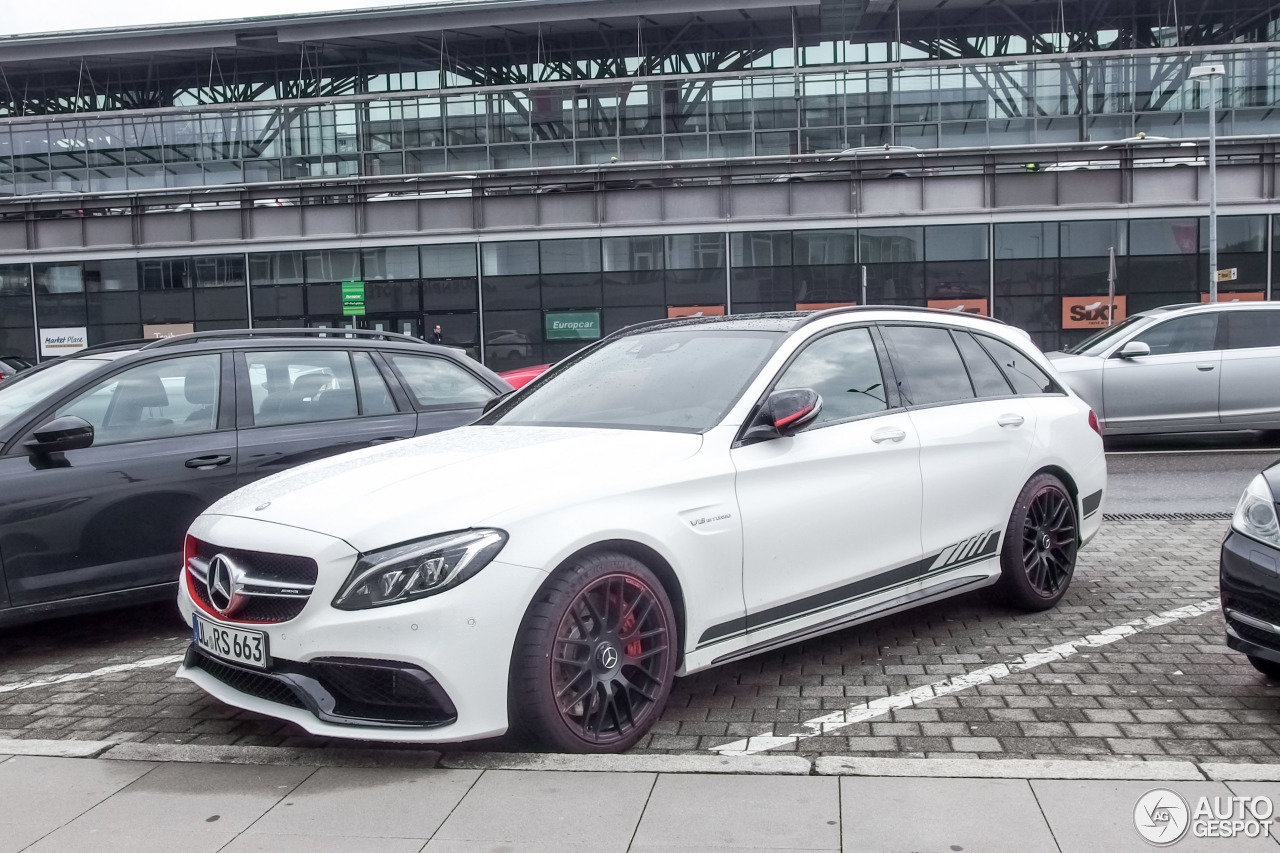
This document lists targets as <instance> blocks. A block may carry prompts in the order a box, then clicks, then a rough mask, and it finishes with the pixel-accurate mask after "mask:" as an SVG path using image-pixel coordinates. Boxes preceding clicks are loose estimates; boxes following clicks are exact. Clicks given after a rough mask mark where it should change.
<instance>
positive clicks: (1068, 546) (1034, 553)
mask: <svg viewBox="0 0 1280 853" xmlns="http://www.w3.org/2000/svg"><path fill="white" fill-rule="evenodd" d="M1079 545H1080V528H1079V524H1078V523H1077V521H1076V503H1075V500H1074V499H1073V498H1072V497H1071V493H1070V492H1068V491H1067V487H1066V486H1064V485H1063V484H1062V481H1061V480H1059V479H1058V478H1057V477H1055V476H1053V475H1052V474H1037V475H1036V476H1034V477H1032V478H1031V479H1030V480H1028V481H1027V484H1026V485H1025V486H1023V487H1022V492H1021V493H1019V495H1018V500H1017V501H1016V502H1015V503H1014V505H1013V512H1012V513H1010V515H1009V526H1008V527H1007V528H1006V529H1005V534H1004V547H1003V548H1002V549H1001V551H1000V580H999V582H998V583H997V584H996V589H997V590H998V591H999V592H1000V593H1001V594H1002V596H1003V597H1004V598H1005V600H1006V601H1008V602H1009V603H1010V604H1012V605H1014V606H1015V607H1019V608H1021V609H1023V610H1031V611H1038V610H1048V609H1049V608H1050V607H1053V606H1054V605H1055V604H1057V603H1058V602H1059V601H1060V600H1062V596H1064V595H1066V592H1067V587H1068V586H1069V585H1070V584H1071V578H1072V576H1073V575H1074V574H1075V569H1076V551H1077V549H1078V548H1079Z"/></svg>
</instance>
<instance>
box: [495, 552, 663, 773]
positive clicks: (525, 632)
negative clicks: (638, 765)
mask: <svg viewBox="0 0 1280 853" xmlns="http://www.w3.org/2000/svg"><path fill="white" fill-rule="evenodd" d="M676 648H677V632H676V629H675V617H674V615H673V613H672V609H671V605H670V603H669V602H668V600H667V596H666V593H665V591H664V590H663V587H662V584H661V583H660V582H659V581H658V579H657V578H656V577H654V575H653V573H652V572H650V571H649V569H648V568H646V567H645V566H644V565H643V564H641V563H640V562H639V561H637V560H635V559H633V558H631V557H628V556H625V555H622V554H612V553H610V554H598V555H595V556H591V557H587V558H585V559H584V560H582V561H580V562H578V563H576V564H574V565H572V566H570V567H568V568H567V569H566V570H564V571H561V572H558V573H557V574H555V575H553V576H552V577H551V578H550V579H549V580H548V582H547V584H546V585H545V586H544V587H543V590H542V591H541V592H540V594H539V596H538V598H536V599H535V601H534V604H533V606H532V607H531V608H530V611H529V614H528V615H527V616H526V619H525V625H524V627H523V629H522V633H521V638H520V642H519V643H518V644H517V656H516V660H515V663H516V665H517V666H518V667H519V673H518V676H517V677H516V678H514V679H513V681H512V689H513V696H512V706H513V709H515V710H516V711H517V713H518V715H519V717H520V718H521V720H522V721H523V722H524V723H525V725H526V726H527V727H528V728H529V729H530V730H531V731H532V733H533V734H534V735H535V736H536V737H537V738H538V739H539V740H541V741H543V742H544V743H547V744H548V745H550V746H553V747H555V748H558V749H561V750H565V751H570V752H620V751H623V750H625V749H628V748H630V747H631V746H633V745H634V744H635V743H636V742H637V741H639V740H640V738H641V737H643V736H644V734H645V732H647V731H648V730H649V727H650V726H651V725H652V724H653V722H654V721H655V720H656V719H657V718H658V716H659V715H660V714H661V713H662V709H663V706H665V704H666V701H667V696H668V694H669V693H670V691H671V683H672V681H673V679H674V672H675V660H676ZM517 690H518V691H519V693H515V692H514V691H517Z"/></svg>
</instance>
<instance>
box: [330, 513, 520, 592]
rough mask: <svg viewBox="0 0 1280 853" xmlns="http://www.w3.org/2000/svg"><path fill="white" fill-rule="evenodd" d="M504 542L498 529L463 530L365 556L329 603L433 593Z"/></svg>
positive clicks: (467, 573) (478, 565)
mask: <svg viewBox="0 0 1280 853" xmlns="http://www.w3.org/2000/svg"><path fill="white" fill-rule="evenodd" d="M505 544H507V534H506V533H503V532H502V531H501V530H463V531H460V532H458V533H445V534H442V535H440V536H432V537H430V538H428V539H418V540H415V541H413V542H405V543H403V544H401V545H395V546H393V547H391V548H384V549H383V550H381V551H374V552H372V553H369V554H365V555H363V556H362V557H361V558H360V559H359V560H358V561H357V562H356V566H355V568H354V569H352V570H351V576H350V577H348V578H347V582H346V583H344V584H343V585H342V590H341V591H340V592H339V593H338V595H337V597H336V598H334V600H333V606H334V607H336V608H338V609H339V610H364V609H366V608H369V607H385V606H386V605H388V604H399V603H400V602H402V601H413V600H414V599H418V598H425V597H426V596H428V595H435V594H436V593H438V592H443V591H445V590H446V589H450V588H452V587H455V586H457V585H458V584H460V583H462V582H463V581H465V580H466V579H467V578H469V577H472V576H473V575H475V573H476V572H478V571H480V570H481V569H483V568H484V567H485V566H487V565H488V564H489V562H490V561H491V560H493V558H494V557H496V556H498V552H499V551H501V550H502V546H503V545H505Z"/></svg>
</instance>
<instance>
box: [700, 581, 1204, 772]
mask: <svg viewBox="0 0 1280 853" xmlns="http://www.w3.org/2000/svg"><path fill="white" fill-rule="evenodd" d="M1219 606H1220V604H1219V600H1218V599H1217V598H1216V597H1215V598H1206V599H1205V600H1204V601H1199V602H1196V603H1195V604H1188V605H1187V606H1185V607H1179V608H1177V609H1175V610H1167V611H1165V612H1164V613H1159V614H1156V615H1154V616H1148V617H1146V618H1144V619H1135V620H1133V621H1132V622H1125V623H1123V624H1121V625H1114V626H1112V627H1110V628H1106V629H1104V630H1102V631H1099V632H1098V633H1096V634H1090V635H1088V636H1086V637H1081V638H1080V639H1078V640H1071V641H1070V642H1067V643H1059V644H1058V645H1056V646H1050V647H1049V648H1047V649H1042V650H1040V651H1038V652H1032V653H1031V654H1029V655H1024V656H1023V657H1020V658H1018V659H1017V660H1014V661H1013V662H1011V663H998V664H995V665H993V666H987V667H983V668H982V669H976V670H974V671H973V672H970V673H966V674H964V675H957V676H954V677H952V678H947V679H944V680H942V681H935V682H933V683H932V684H925V685H923V686H921V687H915V688H912V689H911V690H907V691H905V692H903V693H895V694H894V695H892V696H886V697H884V698H882V699H873V700H872V701H870V702H863V703H862V704H859V705H851V706H850V707H848V708H846V709H844V710H843V711H835V712H833V713H830V714H824V715H823V716H821V717H814V718H813V719H812V720H806V721H805V722H803V723H800V724H799V725H798V728H800V729H802V731H800V732H798V733H797V734H792V735H786V736H782V737H780V736H777V735H770V734H762V735H758V736H756V737H751V738H746V739H744V740H736V741H734V742H733V743H726V744H722V745H721V746H715V747H712V748H711V749H712V751H714V752H718V753H720V754H721V755H756V754H757V753H761V752H767V751H769V750H771V749H777V748H778V747H780V746H787V745H789V744H794V743H797V742H798V741H802V740H805V739H806V738H811V737H818V736H819V735H826V734H831V733H832V732H835V731H838V730H840V729H842V728H844V727H845V726H851V725H853V724H854V723H864V722H866V721H867V720H873V719H875V718H877V717H883V716H885V715H886V714H889V713H891V712H893V711H897V710H899V709H901V708H910V707H913V706H915V705H919V704H922V703H924V702H928V701H929V700H931V699H937V698H938V697H939V696H949V695H951V694H952V693H959V692H960V691H962V690H968V689H969V688H970V687H977V686H978V685H980V684H990V683H992V682H993V681H996V680H997V679H1000V678H1004V677H1005V676H1006V675H1010V674H1012V673H1015V672H1026V671H1027V670H1029V669H1034V668H1036V667H1038V666H1044V665H1045V664H1047V663H1057V662H1058V661H1062V660H1066V659H1067V658H1069V657H1072V656H1074V655H1076V654H1078V653H1080V652H1082V651H1085V650H1087V649H1096V648H1100V647H1102V646H1107V645H1110V644H1111V643H1114V642H1116V641H1117V640H1123V639H1124V638H1125V637H1132V636H1133V635H1134V634H1138V633H1141V632H1142V631H1146V630H1149V629H1151V628H1159V627H1161V626H1163V625H1168V624H1170V623H1172V622H1177V621H1179V620H1182V619H1190V618H1191V617H1193V616H1202V615H1204V614H1205V613H1209V612H1211V611H1213V610H1217V609H1218V608H1219Z"/></svg>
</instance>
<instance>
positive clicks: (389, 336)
mask: <svg viewBox="0 0 1280 853" xmlns="http://www.w3.org/2000/svg"><path fill="white" fill-rule="evenodd" d="M307 337H310V338H330V337H332V338H365V339H368V340H384V341H404V342H407V343H412V344H424V343H426V342H425V341H423V340H422V339H421V338H415V337H413V336H412V335H403V334H401V333H399V332H380V331H377V330H376V329H348V328H345V327H342V328H331V327H325V328H317V329H222V330H218V331H211V332H190V333H188V334H185V335H174V336H173V337H171V338H160V339H159V340H155V341H151V342H150V343H148V344H146V345H145V346H143V347H142V349H159V348H161V347H171V346H181V345H182V344H188V343H192V342H194V341H208V340H235V339H236V338H307Z"/></svg>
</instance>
